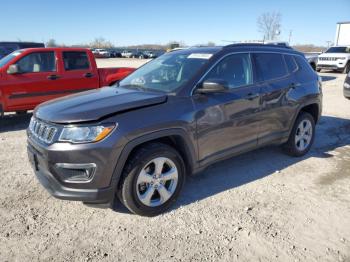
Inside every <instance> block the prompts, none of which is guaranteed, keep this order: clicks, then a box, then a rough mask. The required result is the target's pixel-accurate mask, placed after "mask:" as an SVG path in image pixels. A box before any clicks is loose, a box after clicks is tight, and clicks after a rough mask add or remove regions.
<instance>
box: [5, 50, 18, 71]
mask: <svg viewBox="0 0 350 262" xmlns="http://www.w3.org/2000/svg"><path fill="white" fill-rule="evenodd" d="M21 53H22V51H15V52H13V53H11V54H9V55H7V56H5V57H3V58H2V59H0V68H1V67H3V66H4V65H6V64H7V63H8V62H10V61H11V60H12V59H14V58H15V57H16V56H19V55H20V54H21Z"/></svg>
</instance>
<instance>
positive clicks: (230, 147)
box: [193, 53, 260, 165]
mask: <svg viewBox="0 0 350 262" xmlns="http://www.w3.org/2000/svg"><path fill="white" fill-rule="evenodd" d="M210 79H220V80H224V81H226V82H227V83H228V87H229V91H228V92H224V93H211V94H205V95H203V94H197V95H194V97H193V100H194V103H195V108H196V110H197V113H196V123H197V141H198V149H199V150H198V151H199V160H200V161H201V162H202V164H203V165H205V164H207V163H210V162H212V161H215V160H217V159H220V158H222V157H226V156H227V155H229V154H231V153H236V152H239V151H242V150H246V149H250V148H254V147H256V146H257V137H258V128H259V121H260V119H259V110H260V87H259V86H257V85H255V84H254V81H253V71H252V64H251V56H250V55H249V54H248V53H243V54H232V55H229V56H227V57H226V58H224V59H223V60H222V61H221V62H219V63H218V64H217V65H216V66H215V67H214V68H213V69H212V70H211V71H210V72H209V74H207V76H206V77H205V79H204V80H203V81H205V80H210Z"/></svg>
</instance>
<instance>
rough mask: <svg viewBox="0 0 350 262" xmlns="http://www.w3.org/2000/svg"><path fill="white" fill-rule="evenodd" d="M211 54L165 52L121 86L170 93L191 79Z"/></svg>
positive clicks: (125, 80) (121, 83)
mask: <svg viewBox="0 0 350 262" xmlns="http://www.w3.org/2000/svg"><path fill="white" fill-rule="evenodd" d="M211 56H212V54H195V53H193V54H189V53H186V54H184V53H182V52H181V53H178V52H173V53H168V54H164V55H162V56H160V57H159V58H157V59H154V60H152V61H151V62H149V63H147V64H145V65H144V66H142V67H141V68H140V69H138V70H136V71H135V72H134V73H132V74H130V75H129V76H127V77H126V78H125V79H123V80H122V81H121V82H120V83H119V86H121V87H123V86H124V87H129V88H142V89H145V90H147V89H149V90H155V91H162V92H167V93H170V92H173V91H175V90H176V89H177V88H179V87H180V86H182V85H183V84H185V83H186V82H187V81H188V80H189V79H191V78H192V77H193V76H194V75H195V74H196V73H197V72H198V70H199V69H200V68H201V67H202V66H203V65H204V64H206V63H207V62H208V59H209V58H210V57H211Z"/></svg>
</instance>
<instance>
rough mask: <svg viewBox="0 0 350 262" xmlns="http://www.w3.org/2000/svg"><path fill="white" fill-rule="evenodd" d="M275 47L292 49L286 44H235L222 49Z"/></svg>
mask: <svg viewBox="0 0 350 262" xmlns="http://www.w3.org/2000/svg"><path fill="white" fill-rule="evenodd" d="M240 46H242V47H261V46H264V47H275V48H288V49H292V48H291V47H290V46H289V45H287V44H279V43H276V44H264V43H236V44H230V45H226V46H224V48H230V47H240Z"/></svg>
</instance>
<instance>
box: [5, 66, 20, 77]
mask: <svg viewBox="0 0 350 262" xmlns="http://www.w3.org/2000/svg"><path fill="white" fill-rule="evenodd" d="M7 73H8V74H9V75H14V74H18V73H19V69H18V65H16V64H14V65H10V66H9V68H8V69H7Z"/></svg>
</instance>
